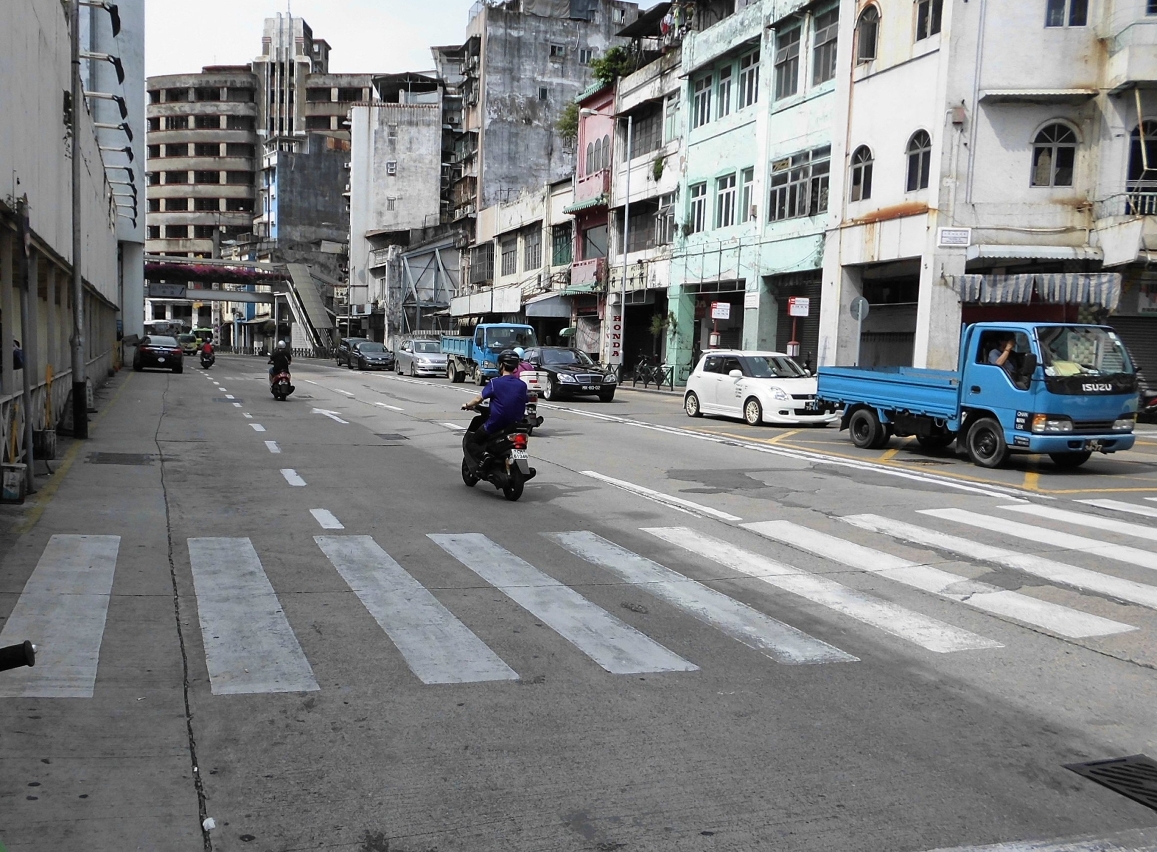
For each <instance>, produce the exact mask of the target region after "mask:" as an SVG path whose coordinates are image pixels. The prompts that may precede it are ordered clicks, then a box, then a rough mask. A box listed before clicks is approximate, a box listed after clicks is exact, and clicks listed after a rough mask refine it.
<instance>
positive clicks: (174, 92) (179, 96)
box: [165, 89, 189, 103]
mask: <svg viewBox="0 0 1157 852" xmlns="http://www.w3.org/2000/svg"><path fill="white" fill-rule="evenodd" d="M165 100H166V101H168V102H169V103H173V102H176V101H187V100H189V90H188V89H167V90H166V91H165Z"/></svg>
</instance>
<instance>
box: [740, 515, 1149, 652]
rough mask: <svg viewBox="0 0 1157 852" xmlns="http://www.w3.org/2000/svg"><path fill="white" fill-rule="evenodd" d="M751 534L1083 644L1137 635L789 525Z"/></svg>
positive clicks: (1103, 620) (1067, 609)
mask: <svg viewBox="0 0 1157 852" xmlns="http://www.w3.org/2000/svg"><path fill="white" fill-rule="evenodd" d="M749 529H752V530H754V531H755V532H758V533H759V534H760V535H763V536H766V537H767V538H770V539H774V540H775V541H781V542H784V543H785V544H790V545H792V546H793V547H798V548H800V549H801V550H807V551H809V552H810V553H814V554H816V555H817V556H822V557H823V558H824V559H830V560H831V561H832V562H837V563H839V564H840V565H847V566H848V567H849V568H855V569H857V570H860V571H866V572H869V573H872V574H879V575H880V576H881V577H887V578H888V579H890V580H894V581H896V582H898V583H903V584H904V585H906V586H912V587H914V588H917V589H923V590H924V591H926V592H931V593H932V594H935V595H939V596H940V597H943V598H948V599H949V600H953V601H957V602H958V603H963V604H967V605H968V606H971V607H975V608H976V609H980V610H984V611H985V612H990V613H993V614H994V615H1003V616H1006V617H1008V618H1015V619H1016V620H1017V621H1022V622H1024V623H1025V624H1032V625H1034V626H1036V627H1041V628H1044V629H1045V630H1049V631H1051V632H1053V633H1056V634H1058V635H1060V636H1067V637H1069V638H1072V639H1083V638H1086V637H1089V636H1111V635H1113V634H1115V633H1127V632H1129V631H1131V630H1136V629H1137V628H1136V627H1133V626H1131V625H1128V624H1122V623H1120V622H1119V621H1111V620H1109V619H1107V618H1101V617H1100V616H1097V615H1089V614H1088V613H1084V612H1081V611H1080V610H1076V609H1072V608H1071V607H1067V606H1061V605H1060V604H1054V603H1049V602H1048V601H1042V600H1038V599H1037V598H1034V597H1030V596H1029V595H1022V594H1020V593H1019V592H1013V591H1010V590H1008V589H1001V588H999V587H997V586H993V585H991V584H989V583H982V582H979V581H977V580H970V579H969V578H968V577H965V576H962V575H960V574H952V573H950V572H948V571H944V570H941V569H940V568H933V567H932V566H930V565H920V564H917V563H915V562H909V561H908V560H906V559H901V558H900V557H898V556H893V555H892V554H890V553H884V552H883V551H879V550H873V549H872V548H870V547H865V546H864V545H862V544H856V543H855V542H852V541H847V540H845V539H842V538H839V537H837V536H834V535H828V534H827V533H823V532H819V531H818V530H813V529H810V528H808V527H804V526H800V525H799V524H793V523H791V522H790V521H769V522H766V523H761V524H751V525H750V526H749Z"/></svg>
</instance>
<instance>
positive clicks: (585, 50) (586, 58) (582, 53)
mask: <svg viewBox="0 0 1157 852" xmlns="http://www.w3.org/2000/svg"><path fill="white" fill-rule="evenodd" d="M594 58H595V52H594V51H593V50H591V49H590V48H589V47H580V48H579V63H580V64H582V65H590V64H591V60H592V59H594Z"/></svg>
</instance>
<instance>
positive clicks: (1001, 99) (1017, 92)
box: [980, 89, 1097, 104]
mask: <svg viewBox="0 0 1157 852" xmlns="http://www.w3.org/2000/svg"><path fill="white" fill-rule="evenodd" d="M1096 96H1097V90H1096V89H989V90H987V91H984V92H981V93H980V100H981V101H982V102H984V103H992V104H1012V103H1021V104H1024V103H1029V104H1083V103H1085V102H1086V101H1090V100H1092V99H1093V98H1095V97H1096Z"/></svg>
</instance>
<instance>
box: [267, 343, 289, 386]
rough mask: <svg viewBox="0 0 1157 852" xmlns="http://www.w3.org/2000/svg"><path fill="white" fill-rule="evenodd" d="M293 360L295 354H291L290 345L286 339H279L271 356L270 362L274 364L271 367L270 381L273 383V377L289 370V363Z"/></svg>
mask: <svg viewBox="0 0 1157 852" xmlns="http://www.w3.org/2000/svg"><path fill="white" fill-rule="evenodd" d="M292 361H293V356H292V355H290V354H289V347H288V346H286V345H285V341H284V340H279V341H277V346H276V347H274V350H273V354H272V355H270V356H269V363H270V364H272V365H273V366H272V367H270V368H269V383H270V384H272V383H273V377H274V376H276V375H277V374H278V373H280V372H283V371H284V372H286V373H288V372H289V365H290V363H291V362H292Z"/></svg>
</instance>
